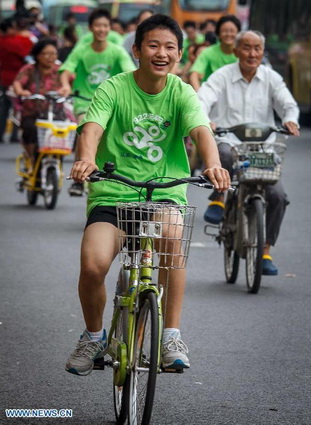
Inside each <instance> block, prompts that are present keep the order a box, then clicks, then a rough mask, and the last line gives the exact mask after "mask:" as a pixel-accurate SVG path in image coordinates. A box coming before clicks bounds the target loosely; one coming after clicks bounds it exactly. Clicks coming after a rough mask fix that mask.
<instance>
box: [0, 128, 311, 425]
mask: <svg viewBox="0 0 311 425" xmlns="http://www.w3.org/2000/svg"><path fill="white" fill-rule="evenodd" d="M18 152H19V147H18V146H17V145H15V144H12V145H0V185H1V192H0V193H1V194H0V210H1V215H0V233H1V239H0V240H1V250H0V266H1V275H0V279H1V285H0V295H1V304H0V335H1V348H0V368H1V373H0V423H1V424H31V425H35V424H50V423H55V424H74V425H84V424H85V425H99V424H101V425H108V424H113V423H114V412H113V399H112V372H111V370H109V369H107V370H105V371H104V372H102V371H94V372H93V373H92V374H91V375H90V376H88V377H76V376H73V375H70V374H68V373H67V372H65V370H64V364H65V362H66V359H67V357H68V355H69V354H70V352H71V351H72V349H73V348H74V347H75V344H76V341H77V339H78V337H79V335H80V333H81V332H82V331H83V328H84V327H83V319H82V314H81V310H80V305H79V300H78V296H77V290H76V286H77V283H76V282H77V278H78V272H79V248H80V240H81V234H82V230H83V227H84V223H85V198H83V199H80V198H70V197H69V196H68V194H67V188H68V185H69V184H68V182H66V183H65V188H64V190H63V191H62V193H61V196H60V198H59V203H58V205H57V207H56V209H55V210H54V211H47V210H45V209H44V207H43V201H42V199H40V200H39V204H38V205H37V206H36V207H29V206H28V205H27V204H26V196H25V194H20V193H18V192H16V191H15V189H14V181H15V179H16V176H15V168H14V159H15V156H16V155H17V153H18ZM310 159H311V130H310V129H303V131H302V136H301V137H300V138H299V139H298V138H297V139H293V140H291V142H290V143H289V144H288V152H287V155H286V161H285V165H284V175H283V180H284V184H285V187H286V189H287V192H288V195H289V198H290V200H291V204H290V206H289V207H288V211H287V214H286V217H285V220H284V224H283V228H282V231H281V236H280V238H279V241H278V244H277V246H276V247H275V248H274V250H273V256H274V261H275V262H276V264H277V265H278V267H279V270H280V274H279V276H277V277H264V279H263V282H262V287H261V289H260V292H259V294H257V295H250V294H247V290H246V283H245V274H244V269H243V266H244V264H243V262H242V267H241V272H240V276H239V278H238V281H237V283H236V284H235V285H228V284H225V283H224V272H223V260H222V257H223V252H222V249H220V248H218V245H217V244H216V242H215V241H213V240H212V239H211V238H209V237H207V236H205V235H204V232H203V228H204V222H203V219H202V216H203V211H204V209H205V206H206V198H207V195H208V192H205V191H204V190H200V189H198V188H190V190H189V200H190V203H191V204H195V205H197V206H198V210H197V217H196V222H195V229H194V237H193V247H192V251H191V254H190V259H189V263H188V286H187V290H186V297H185V304H184V311H183V321H182V337H183V339H184V341H185V342H186V343H187V345H188V347H189V350H190V360H191V368H190V370H189V371H187V372H186V373H184V374H181V375H175V374H165V375H164V374H162V375H160V376H159V378H158V382H157V391H156V396H155V406H154V413H153V421H152V423H153V424H158V425H166V424H168V425H184V424H187V425H189V424H191V425H199V424H202V425H203V424H204V425H225V424H228V425H232V424H237V425H268V424H269V425H270V424H271V425H277V424H280V425H281V424H282V425H285V424H286V425H310V424H311V320H310V319H311V278H310V258H311V256H310V253H311V242H310V241H311V230H310V224H311V222H310V210H311V202H310V196H309V182H310V180H311V171H310V170H311V167H310ZM65 168H66V169H67V170H69V169H70V161H69V159H68V161H66V163H65ZM117 270H118V264H117V262H116V263H115V264H114V265H113V267H112V270H111V273H110V279H109V282H108V285H107V286H108V293H109V296H110V300H111V299H112V295H113V287H114V282H115V279H116V274H117ZM111 304H112V303H111V302H110V303H108V307H107V310H106V313H105V322H106V323H107V326H108V324H109V321H110V318H111ZM10 408H11V409H12V408H16V409H17V408H19V409H58V410H59V409H72V412H73V417H72V418H68V419H64V418H50V419H48V418H32V419H31V418H24V419H22V418H19V419H12V418H6V417H5V409H10Z"/></svg>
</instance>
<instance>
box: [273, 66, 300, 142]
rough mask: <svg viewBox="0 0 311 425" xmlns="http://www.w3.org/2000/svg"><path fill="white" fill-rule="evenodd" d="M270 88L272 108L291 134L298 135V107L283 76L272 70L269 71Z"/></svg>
mask: <svg viewBox="0 0 311 425" xmlns="http://www.w3.org/2000/svg"><path fill="white" fill-rule="evenodd" d="M271 88H272V101H273V108H274V109H275V110H276V112H277V113H278V115H279V117H280V118H281V119H282V124H283V125H284V127H286V128H287V130H288V131H289V132H290V133H291V134H293V135H295V136H298V135H299V131H298V128H299V125H298V118H299V109H298V105H297V102H296V101H295V99H294V98H293V96H292V94H291V92H290V91H289V90H288V88H287V87H286V84H285V82H284V81H283V78H282V77H281V76H280V75H279V74H277V73H276V72H274V71H271Z"/></svg>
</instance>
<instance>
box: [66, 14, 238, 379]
mask: <svg viewBox="0 0 311 425" xmlns="http://www.w3.org/2000/svg"><path fill="white" fill-rule="evenodd" d="M182 42H183V37H182V32H181V30H180V28H179V26H178V24H177V22H175V21H174V20H173V19H171V18H169V17H167V16H164V15H154V16H152V17H150V18H149V19H147V20H145V21H144V22H142V23H141V24H140V25H139V26H138V28H137V32H136V38H135V44H134V46H133V52H134V55H135V57H136V58H137V59H138V60H139V68H138V69H137V70H136V71H134V72H128V73H123V74H119V75H117V76H115V77H113V78H110V79H109V80H106V81H105V82H103V83H102V84H101V85H100V86H99V87H98V89H97V90H96V92H95V95H94V98H93V101H92V103H91V105H90V108H89V110H88V112H87V114H86V117H85V119H84V120H83V122H82V123H81V125H80V127H79V129H78V132H79V133H80V134H81V137H80V140H79V143H78V152H79V161H76V162H75V164H74V165H73V167H72V170H71V176H72V178H73V179H74V180H75V181H78V182H83V181H84V180H85V178H86V177H87V176H88V175H89V174H90V173H92V172H93V171H94V170H96V169H98V168H99V169H102V167H103V165H104V163H105V162H106V161H111V162H114V163H115V165H116V170H117V172H118V173H119V174H121V175H124V176H126V177H130V178H132V179H134V180H138V181H146V180H150V179H154V178H158V177H173V178H182V177H185V176H189V164H188V160H187V155H186V152H185V147H184V142H183V137H184V136H186V135H188V134H190V135H191V137H192V139H193V140H195V141H196V143H197V146H198V150H199V152H200V153H201V155H202V158H203V160H204V162H205V164H206V165H207V169H206V170H205V172H204V173H205V174H206V175H207V176H208V177H209V179H210V180H211V181H212V182H213V183H214V184H215V186H216V187H217V188H218V189H219V190H220V191H222V190H226V189H227V188H228V186H229V183H230V178H229V174H228V172H227V171H226V170H224V169H223V168H222V167H221V165H220V160H219V156H218V151H217V146H216V143H215V141H214V138H213V136H212V134H211V131H210V128H209V124H208V121H207V119H206V117H205V116H204V114H203V111H202V109H201V106H200V103H199V101H198V98H197V95H196V93H195V92H194V90H193V89H192V87H191V86H189V85H187V84H185V83H183V82H182V81H181V80H180V79H179V78H178V77H176V76H175V75H172V74H170V73H169V72H170V71H171V70H172V69H173V67H174V65H175V64H176V62H178V61H179V60H180V58H181V54H182ZM139 199H140V195H139V194H138V193H137V191H135V190H133V189H132V188H130V187H128V186H124V185H119V184H117V183H114V182H109V181H106V182H99V183H96V184H93V185H90V192H89V196H88V207H87V214H88V221H87V225H86V228H85V231H84V236H83V241H82V248H81V271H80V280H79V295H80V301H81V305H82V310H83V314H84V319H85V323H86V330H85V331H84V333H83V335H82V336H81V339H80V340H79V342H78V345H77V347H76V350H75V351H74V352H73V354H72V355H71V356H70V357H69V359H68V362H67V364H66V370H67V371H68V372H71V373H74V374H77V375H87V374H88V373H90V372H91V371H92V369H93V364H94V359H95V358H98V357H101V356H103V354H104V350H105V347H106V333H105V331H104V330H103V321H102V319H103V311H104V306H105V302H106V293H105V286H104V281H105V278H106V275H107V273H108V271H109V268H110V265H111V263H112V261H113V259H114V258H115V256H116V255H117V252H118V230H117V219H116V208H115V205H116V203H117V202H119V201H121V202H122V201H123V202H131V201H139ZM153 199H154V200H155V201H162V200H170V201H171V202H175V203H177V204H186V203H187V199H186V188H185V187H184V186H178V187H175V188H171V189H165V190H155V192H154V196H153ZM165 273H166V272H165ZM167 273H168V282H169V286H168V291H167V299H168V301H167V307H166V312H165V313H166V314H165V329H164V335H163V358H162V363H163V366H164V367H172V368H174V367H176V368H180V367H182V368H188V367H189V366H190V364H189V360H188V357H187V352H188V349H187V347H186V345H185V344H184V343H183V342H182V340H181V335H180V331H179V323H180V315H181V310H182V302H183V295H184V288H185V270H184V269H176V270H170V271H169V272H167ZM166 277H167V276H165V277H164V276H163V281H162V280H161V279H162V276H160V281H161V283H163V284H165V280H166V279H165V278H166Z"/></svg>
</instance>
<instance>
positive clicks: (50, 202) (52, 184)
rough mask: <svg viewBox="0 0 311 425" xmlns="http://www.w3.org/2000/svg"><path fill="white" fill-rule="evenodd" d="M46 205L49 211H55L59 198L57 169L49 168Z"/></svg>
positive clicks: (45, 192)
mask: <svg viewBox="0 0 311 425" xmlns="http://www.w3.org/2000/svg"><path fill="white" fill-rule="evenodd" d="M43 197H44V205H45V207H46V208H47V209H48V210H53V209H54V208H55V206H56V203H57V197H58V180H57V174H56V170H55V168H48V170H47V173H46V189H44V191H43Z"/></svg>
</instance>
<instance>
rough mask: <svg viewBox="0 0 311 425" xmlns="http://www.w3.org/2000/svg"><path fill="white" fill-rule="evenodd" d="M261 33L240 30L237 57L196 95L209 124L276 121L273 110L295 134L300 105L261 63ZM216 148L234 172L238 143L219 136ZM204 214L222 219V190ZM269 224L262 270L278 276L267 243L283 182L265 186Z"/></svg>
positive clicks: (281, 203)
mask: <svg viewBox="0 0 311 425" xmlns="http://www.w3.org/2000/svg"><path fill="white" fill-rule="evenodd" d="M264 43H265V38H264V36H263V35H262V34H261V33H259V32H257V31H243V32H240V33H239V34H238V36H237V39H236V46H235V49H234V53H235V55H236V56H237V57H238V59H239V62H237V63H234V64H231V65H226V66H224V67H222V68H220V69H219V70H217V71H216V72H214V73H213V74H212V75H211V76H210V77H209V79H208V80H207V81H206V82H205V83H203V85H202V86H201V88H200V89H199V91H198V96H199V98H200V100H201V102H202V105H203V108H204V110H205V112H206V114H207V115H208V117H209V119H210V122H211V126H212V128H213V129H215V127H216V125H217V126H220V127H232V126H235V125H238V124H242V123H249V122H261V123H265V124H268V125H270V126H274V125H275V119H274V111H276V113H277V114H278V115H279V117H280V118H281V120H282V124H283V126H284V127H285V128H287V130H288V131H289V132H290V133H291V134H293V135H295V136H298V135H299V130H298V127H299V126H298V117H299V109H298V107H297V103H296V102H295V100H294V98H293V96H292V95H291V93H290V91H289V90H288V89H287V87H286V85H285V83H284V81H283V79H282V77H281V76H280V75H279V74H278V73H276V72H275V71H273V70H272V69H271V68H268V67H265V66H264V65H261V61H262V58H263V54H264ZM216 139H217V138H216ZM217 142H218V149H219V153H220V158H221V162H222V165H223V167H225V168H227V169H228V171H229V172H232V154H231V146H232V145H235V144H236V143H239V142H238V140H237V138H236V137H235V136H234V135H232V134H228V135H227V136H226V139H225V140H224V138H221V140H220V139H219V138H218V140H217ZM211 199H212V202H211V203H210V205H209V206H208V208H207V210H206V211H205V214H204V218H205V220H206V221H208V222H212V223H214V224H217V223H219V222H220V221H221V219H222V215H223V210H224V204H223V195H219V194H217V193H214V194H213V195H212V196H211ZM266 200H267V220H266V223H267V229H266V234H267V236H266V244H265V248H264V261H263V264H264V266H263V274H266V275H276V274H278V270H277V268H276V266H275V265H274V264H273V262H272V257H271V256H270V246H273V245H274V244H275V243H276V240H277V237H278V234H279V231H280V227H281V223H282V220H283V217H284V213H285V209H286V205H287V204H288V201H287V197H286V194H285V192H284V189H283V185H282V183H281V181H279V182H278V183H277V184H275V185H272V186H271V185H270V186H267V190H266Z"/></svg>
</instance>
